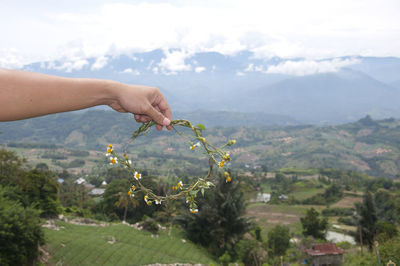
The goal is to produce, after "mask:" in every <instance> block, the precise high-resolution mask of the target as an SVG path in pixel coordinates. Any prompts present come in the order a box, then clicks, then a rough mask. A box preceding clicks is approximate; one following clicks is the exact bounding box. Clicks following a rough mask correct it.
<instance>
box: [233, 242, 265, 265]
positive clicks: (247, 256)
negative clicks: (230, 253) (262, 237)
mask: <svg viewBox="0 0 400 266" xmlns="http://www.w3.org/2000/svg"><path fill="white" fill-rule="evenodd" d="M235 253H236V254H237V257H238V258H239V260H240V261H241V262H243V263H244V264H245V265H260V264H261V263H262V261H263V258H264V249H263V247H262V245H261V243H260V242H258V241H257V240H256V239H242V240H240V241H239V242H238V243H237V244H236V245H235Z"/></svg>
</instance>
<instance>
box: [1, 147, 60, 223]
mask: <svg viewBox="0 0 400 266" xmlns="http://www.w3.org/2000/svg"><path fill="white" fill-rule="evenodd" d="M23 163H24V160H22V159H19V158H18V157H17V156H16V155H15V154H14V153H13V152H9V151H6V150H0V184H2V185H7V186H13V187H15V194H16V195H15V197H18V199H19V201H20V202H21V203H22V205H23V206H24V207H27V206H33V207H34V208H36V209H38V210H40V212H41V216H44V217H48V216H55V215H57V214H58V213H59V207H60V205H59V202H58V198H57V192H58V184H57V182H56V176H55V175H54V174H53V173H52V172H50V171H47V170H44V171H42V170H39V169H33V170H26V169H25V168H24V165H23Z"/></svg>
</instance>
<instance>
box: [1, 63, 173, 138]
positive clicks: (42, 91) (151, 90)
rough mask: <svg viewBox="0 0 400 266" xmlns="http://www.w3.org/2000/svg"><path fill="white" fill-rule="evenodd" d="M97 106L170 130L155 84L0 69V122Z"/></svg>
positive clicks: (168, 116)
mask: <svg viewBox="0 0 400 266" xmlns="http://www.w3.org/2000/svg"><path fill="white" fill-rule="evenodd" d="M96 105H109V106H110V107H112V108H113V109H114V110H116V111H118V112H124V113H125V112H130V113H133V114H134V115H135V119H136V121H137V122H148V121H150V120H154V121H155V122H156V123H157V124H158V125H157V129H158V130H161V128H162V126H167V128H168V129H171V127H170V126H169V124H170V120H171V119H172V115H171V109H170V107H169V105H168V103H167V101H166V100H165V98H164V96H163V95H162V94H161V92H160V91H159V90H158V89H157V88H155V87H147V86H140V85H128V84H123V83H119V82H115V81H109V80H99V79H81V78H76V79H75V78H63V77H56V76H50V75H43V74H38V73H31V72H25V71H17V70H7V69H0V108H1V112H0V121H12V120H19V119H25V118H30V117H36V116H41V115H46V114H52V113H58V112H66V111H73V110H79V109H84V108H88V107H92V106H96Z"/></svg>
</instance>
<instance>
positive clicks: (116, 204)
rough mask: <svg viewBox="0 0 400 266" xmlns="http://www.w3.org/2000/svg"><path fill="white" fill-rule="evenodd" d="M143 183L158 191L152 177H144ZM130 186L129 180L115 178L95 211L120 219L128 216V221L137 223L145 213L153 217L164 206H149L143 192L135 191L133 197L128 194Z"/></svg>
mask: <svg viewBox="0 0 400 266" xmlns="http://www.w3.org/2000/svg"><path fill="white" fill-rule="evenodd" d="M142 183H145V184H146V186H147V187H151V188H153V189H154V191H157V184H156V183H155V182H154V181H153V178H152V177H150V176H145V177H142ZM129 187H130V183H129V180H126V179H114V180H113V181H112V182H111V183H109V184H108V185H107V187H106V190H105V191H104V194H103V199H102V201H101V202H100V204H99V205H98V206H97V207H96V210H95V211H96V212H98V213H104V214H105V215H106V216H108V217H110V218H113V217H114V218H116V217H118V218H119V220H123V219H124V217H126V221H128V222H132V223H135V222H137V221H140V220H141V219H142V217H143V216H144V215H146V216H149V217H151V216H152V215H153V213H154V212H155V211H156V210H158V209H159V208H162V207H160V206H156V205H154V204H153V205H150V206H148V205H147V204H146V203H145V202H144V200H143V198H144V194H143V193H142V192H137V193H135V197H134V198H131V197H130V196H129V195H128V191H129Z"/></svg>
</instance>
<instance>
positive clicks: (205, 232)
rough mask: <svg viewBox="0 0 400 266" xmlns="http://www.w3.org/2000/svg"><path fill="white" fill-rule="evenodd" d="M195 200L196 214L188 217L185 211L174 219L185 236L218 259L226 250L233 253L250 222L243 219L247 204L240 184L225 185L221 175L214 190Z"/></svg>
mask: <svg viewBox="0 0 400 266" xmlns="http://www.w3.org/2000/svg"><path fill="white" fill-rule="evenodd" d="M234 180H235V179H234ZM197 200H198V204H199V212H198V213H197V214H189V212H188V210H185V213H186V214H184V215H183V216H181V217H177V219H176V220H177V221H178V222H179V223H180V224H181V225H182V226H183V228H184V230H185V232H186V235H187V237H188V238H189V239H190V240H191V241H193V242H195V243H198V244H201V245H203V246H205V247H208V248H209V250H210V251H211V252H212V253H213V254H214V255H216V256H217V257H219V256H221V255H222V254H224V253H225V251H232V250H233V247H234V246H235V244H236V243H237V242H239V241H240V240H241V238H242V237H243V235H244V234H245V233H246V232H248V231H249V230H250V228H251V224H250V222H249V220H248V219H247V218H245V216H244V215H245V209H246V205H245V199H244V196H243V193H242V192H240V186H239V182H237V181H233V182H230V183H226V182H225V178H224V177H222V176H221V177H220V178H219V179H218V181H217V183H216V186H215V188H214V189H211V190H208V191H206V193H205V196H204V197H201V196H199V197H198V198H197ZM185 207H186V206H185ZM186 208H187V207H186Z"/></svg>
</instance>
